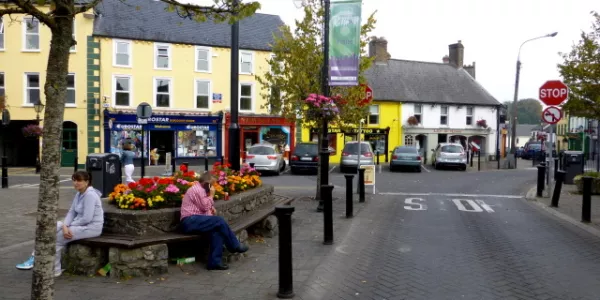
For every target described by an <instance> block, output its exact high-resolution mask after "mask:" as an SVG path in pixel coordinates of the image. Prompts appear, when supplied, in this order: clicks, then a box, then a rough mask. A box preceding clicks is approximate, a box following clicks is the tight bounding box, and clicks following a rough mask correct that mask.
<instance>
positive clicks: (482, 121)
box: [477, 119, 488, 128]
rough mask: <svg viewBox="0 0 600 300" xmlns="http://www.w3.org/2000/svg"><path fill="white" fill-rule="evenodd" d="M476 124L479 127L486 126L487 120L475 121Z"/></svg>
mask: <svg viewBox="0 0 600 300" xmlns="http://www.w3.org/2000/svg"><path fill="white" fill-rule="evenodd" d="M477 126H479V127H481V128H488V125H487V122H486V121H485V120H483V119H481V120H479V121H477Z"/></svg>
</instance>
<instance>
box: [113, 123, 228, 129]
mask: <svg viewBox="0 0 600 300" xmlns="http://www.w3.org/2000/svg"><path fill="white" fill-rule="evenodd" d="M144 127H145V130H179V131H187V130H198V131H211V130H217V129H216V126H214V125H179V124H174V125H171V124H168V125H167V124H148V125H144ZM111 129H112V130H142V125H141V124H114V125H113V127H112V128H111Z"/></svg>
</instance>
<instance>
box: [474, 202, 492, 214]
mask: <svg viewBox="0 0 600 300" xmlns="http://www.w3.org/2000/svg"><path fill="white" fill-rule="evenodd" d="M475 202H477V204H479V206H481V208H483V209H485V211H487V212H489V213H493V212H494V210H493V209H492V207H490V206H489V205H487V203H485V202H483V200H475Z"/></svg>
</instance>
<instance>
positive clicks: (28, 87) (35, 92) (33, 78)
mask: <svg viewBox="0 0 600 300" xmlns="http://www.w3.org/2000/svg"><path fill="white" fill-rule="evenodd" d="M25 97H26V99H25V104H36V103H38V102H39V101H40V74H39V73H25Z"/></svg>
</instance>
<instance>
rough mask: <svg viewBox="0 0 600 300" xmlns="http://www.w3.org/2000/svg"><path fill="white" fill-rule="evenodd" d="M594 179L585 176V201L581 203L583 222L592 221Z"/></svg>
mask: <svg viewBox="0 0 600 300" xmlns="http://www.w3.org/2000/svg"><path fill="white" fill-rule="evenodd" d="M592 180H593V177H590V176H584V177H583V203H582V205H581V222H584V223H589V222H591V221H592V212H591V210H592Z"/></svg>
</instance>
